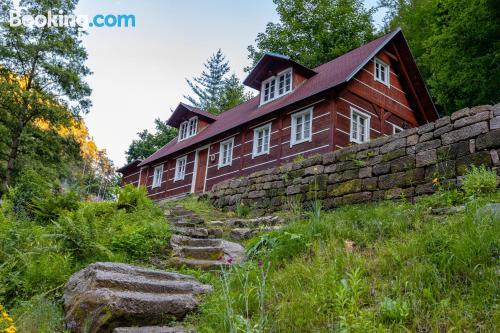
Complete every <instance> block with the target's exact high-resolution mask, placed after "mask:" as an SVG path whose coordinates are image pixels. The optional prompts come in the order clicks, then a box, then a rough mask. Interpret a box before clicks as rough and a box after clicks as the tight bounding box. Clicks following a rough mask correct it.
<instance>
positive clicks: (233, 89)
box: [220, 73, 252, 112]
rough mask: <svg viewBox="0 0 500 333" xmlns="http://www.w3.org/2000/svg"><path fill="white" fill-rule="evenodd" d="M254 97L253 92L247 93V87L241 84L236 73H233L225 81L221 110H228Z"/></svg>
mask: <svg viewBox="0 0 500 333" xmlns="http://www.w3.org/2000/svg"><path fill="white" fill-rule="evenodd" d="M250 98H252V94H251V93H245V87H244V86H243V85H242V84H241V82H240V80H239V79H238V77H237V76H236V74H234V73H233V74H231V76H230V77H229V78H227V79H226V80H225V82H224V89H223V92H222V96H221V100H220V107H221V112H224V111H227V110H229V109H231V108H232V107H235V106H236V105H239V104H241V103H243V102H245V101H246V100H248V99H250Z"/></svg>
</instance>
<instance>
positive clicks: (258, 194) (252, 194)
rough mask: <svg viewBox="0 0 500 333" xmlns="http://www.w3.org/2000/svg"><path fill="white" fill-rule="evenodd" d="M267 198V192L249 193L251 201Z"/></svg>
mask: <svg viewBox="0 0 500 333" xmlns="http://www.w3.org/2000/svg"><path fill="white" fill-rule="evenodd" d="M265 196H266V191H252V192H249V193H248V198H249V199H256V198H262V197H265Z"/></svg>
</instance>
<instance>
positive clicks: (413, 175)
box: [404, 168, 425, 186]
mask: <svg viewBox="0 0 500 333" xmlns="http://www.w3.org/2000/svg"><path fill="white" fill-rule="evenodd" d="M424 179H425V169H424V168H416V169H411V170H407V171H406V172H405V173H404V185H405V186H411V185H415V184H418V183H421V182H422V181H423V180H424Z"/></svg>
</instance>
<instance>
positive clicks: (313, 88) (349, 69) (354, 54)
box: [140, 29, 437, 166]
mask: <svg viewBox="0 0 500 333" xmlns="http://www.w3.org/2000/svg"><path fill="white" fill-rule="evenodd" d="M396 36H399V37H398V38H400V39H401V38H402V39H403V40H404V37H403V35H402V32H401V30H400V29H397V30H396V31H393V32H391V33H388V34H386V35H384V36H382V37H380V38H378V39H375V40H374V41H372V42H369V43H367V44H365V45H363V46H361V47H358V48H357V49H354V50H352V51H350V52H348V53H346V54H344V55H341V56H339V57H337V58H335V59H333V60H331V61H329V62H327V63H325V64H323V65H320V66H318V67H316V68H314V72H316V73H317V74H316V75H314V76H312V77H311V78H310V79H308V80H306V81H304V83H303V84H301V85H300V86H298V87H297V88H296V89H295V90H294V91H293V92H292V93H290V94H288V95H285V96H283V97H281V98H279V99H276V100H274V101H272V102H269V103H266V104H264V105H259V104H260V97H259V96H256V97H253V98H251V99H250V100H248V101H246V102H244V103H242V104H240V105H237V106H235V107H234V108H232V109H230V110H228V111H226V112H224V113H221V114H220V115H218V116H217V120H216V121H215V122H213V123H212V124H210V125H209V126H208V127H207V128H206V129H205V130H204V131H203V132H200V133H198V134H197V135H195V136H193V137H191V138H188V139H186V140H183V141H180V142H178V141H177V139H176V138H175V139H173V140H172V141H170V142H169V143H167V144H166V145H165V146H163V147H162V148H160V149H159V150H158V151H157V152H155V153H154V154H152V155H151V156H149V157H148V158H146V159H145V160H144V161H143V162H142V163H141V164H140V165H141V166H142V165H145V164H148V163H151V162H153V161H155V160H158V159H160V158H163V157H165V156H168V155H171V154H173V153H176V152H179V151H181V150H183V149H185V148H188V147H190V146H193V145H196V144H202V143H204V142H205V141H206V140H208V139H210V138H212V137H214V136H216V135H219V134H221V133H224V132H226V131H228V130H230V129H234V128H236V127H238V126H240V125H242V124H245V123H247V122H249V121H252V120H254V119H257V118H259V117H262V116H264V115H266V114H269V113H272V112H274V111H277V110H279V109H281V108H284V107H286V106H289V105H292V104H294V103H296V102H299V101H302V100H304V99H306V98H308V97H311V96H314V95H316V94H318V93H321V92H324V91H326V90H328V89H332V88H334V87H337V86H339V85H341V84H343V83H346V82H348V81H349V80H350V79H351V78H353V77H354V75H356V73H358V72H359V71H360V70H361V69H362V68H363V67H364V66H365V65H366V64H367V63H368V62H369V61H370V60H371V59H372V58H373V57H374V56H375V55H376V54H377V53H378V52H379V51H380V50H382V48H383V47H384V46H386V45H387V44H388V43H389V42H390V41H391V40H393V39H394V38H395V37H396ZM400 45H402V47H403V48H404V47H406V48H407V52H409V49H408V45H407V44H406V43H402V44H400ZM410 58H411V53H410ZM405 63H413V64H415V62H414V61H413V59H407V60H405ZM415 68H416V65H415ZM422 87H423V89H422ZM422 87H421V88H420V89H419V90H418V91H417V94H419V98H421V99H423V100H428V101H429V102H430V104H429V103H426V104H427V105H428V108H427V109H426V112H429V114H430V115H431V116H432V115H434V119H435V118H437V112H436V110H435V108H434V104H433V103H432V100H431V98H430V96H429V94H428V92H427V90H426V89H425V86H424V85H423V84H422ZM429 105H431V106H429Z"/></svg>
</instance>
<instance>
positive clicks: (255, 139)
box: [252, 123, 272, 158]
mask: <svg viewBox="0 0 500 333" xmlns="http://www.w3.org/2000/svg"><path fill="white" fill-rule="evenodd" d="M271 124H272V123H268V124H265V125H264V126H260V127H257V128H255V129H254V130H253V147H252V158H255V157H257V156H261V155H266V154H269V152H270V151H271V134H272V133H271V129H272V128H271ZM266 129H267V130H268V131H269V135H268V136H267V150H266V151H264V150H263V151H261V152H257V144H258V133H259V132H261V131H265V130H266ZM262 145H263V146H265V145H264V142H262Z"/></svg>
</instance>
